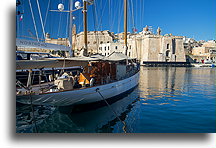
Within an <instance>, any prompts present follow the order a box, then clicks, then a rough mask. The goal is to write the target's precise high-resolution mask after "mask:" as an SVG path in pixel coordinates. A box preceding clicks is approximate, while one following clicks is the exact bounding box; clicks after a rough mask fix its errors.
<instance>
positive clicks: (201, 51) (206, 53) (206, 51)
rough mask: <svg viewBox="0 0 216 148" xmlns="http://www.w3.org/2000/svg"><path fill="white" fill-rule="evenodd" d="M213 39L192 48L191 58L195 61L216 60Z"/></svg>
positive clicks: (215, 46)
mask: <svg viewBox="0 0 216 148" xmlns="http://www.w3.org/2000/svg"><path fill="white" fill-rule="evenodd" d="M215 44H216V43H215V41H208V42H205V43H203V45H202V46H200V47H194V48H193V49H192V58H193V59H194V61H195V62H201V61H202V60H206V61H212V62H214V63H215V60H216V45H215Z"/></svg>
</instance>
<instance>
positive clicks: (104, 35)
mask: <svg viewBox="0 0 216 148" xmlns="http://www.w3.org/2000/svg"><path fill="white" fill-rule="evenodd" d="M87 36H88V39H87V41H88V45H87V47H88V49H87V50H88V54H96V53H98V52H99V51H98V49H99V44H103V43H112V42H113V41H114V40H115V35H114V33H112V32H109V31H108V30H105V31H88V33H87ZM73 38H74V39H73V41H74V44H75V45H74V53H75V56H82V54H81V53H82V49H83V48H84V33H83V32H80V33H78V34H75V35H73Z"/></svg>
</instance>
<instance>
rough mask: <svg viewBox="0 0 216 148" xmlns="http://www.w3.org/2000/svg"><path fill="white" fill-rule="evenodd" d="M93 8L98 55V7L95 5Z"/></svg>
mask: <svg viewBox="0 0 216 148" xmlns="http://www.w3.org/2000/svg"><path fill="white" fill-rule="evenodd" d="M93 7H94V8H93ZM93 7H92V12H93V13H92V14H93V23H94V30H95V39H96V49H97V53H98V48H99V36H98V31H97V30H96V29H97V27H98V22H97V18H96V5H95V3H94V5H93Z"/></svg>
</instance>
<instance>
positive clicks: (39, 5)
mask: <svg viewBox="0 0 216 148" xmlns="http://www.w3.org/2000/svg"><path fill="white" fill-rule="evenodd" d="M36 2H37V7H38V12H39V16H40V21H41V26H42V31H43V35H44V39H45V38H46V36H45V30H44V24H43V20H42V16H41V11H40V5H39V2H38V0H36Z"/></svg>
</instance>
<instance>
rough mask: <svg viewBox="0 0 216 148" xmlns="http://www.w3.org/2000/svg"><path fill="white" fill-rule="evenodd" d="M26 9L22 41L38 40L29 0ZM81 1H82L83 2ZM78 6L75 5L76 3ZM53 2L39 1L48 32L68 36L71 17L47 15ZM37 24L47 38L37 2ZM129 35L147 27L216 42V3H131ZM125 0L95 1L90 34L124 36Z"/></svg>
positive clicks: (176, 0) (203, 0) (78, 18)
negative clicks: (109, 33) (107, 32)
mask: <svg viewBox="0 0 216 148" xmlns="http://www.w3.org/2000/svg"><path fill="white" fill-rule="evenodd" d="M20 1H21V3H22V5H20V6H19V7H17V11H18V10H19V11H20V12H24V14H23V20H22V21H20V20H19V17H20V16H17V35H18V37H24V36H32V35H31V34H33V36H35V34H36V33H35V29H34V27H33V26H34V25H33V21H32V16H31V12H30V8H29V3H28V0H20ZM80 1H81V0H80ZM74 2H75V1H74ZM48 3H49V0H39V4H40V8H41V13H42V19H43V22H44V23H45V18H46V16H47V19H46V25H45V32H49V33H50V34H51V37H53V38H57V37H67V36H68V29H67V28H68V23H67V22H68V19H67V18H68V14H67V13H58V12H50V11H48V13H47V14H46V12H47V6H48ZM59 3H63V4H64V5H65V9H66V10H68V0H50V7H49V9H52V10H53V9H57V5H58V4H59ZM31 4H32V7H33V12H34V16H35V20H36V26H37V31H38V34H39V38H43V35H42V28H41V23H40V17H39V12H38V9H37V3H36V0H31ZM73 15H74V16H75V18H76V19H75V20H74V22H73V23H75V24H76V25H77V31H78V32H80V31H83V24H82V19H83V18H82V12H81V10H78V11H77V12H75V13H73ZM128 20H129V21H128V31H130V32H132V28H133V27H135V28H136V29H137V30H138V31H141V30H142V28H143V27H145V26H146V25H148V26H152V27H153V31H154V32H156V29H157V27H158V26H159V27H160V28H161V29H162V34H166V33H172V34H173V35H180V36H187V37H192V38H195V39H196V40H211V39H215V30H216V1H215V0H128ZM123 29H124V28H123V0H95V4H94V5H91V6H88V30H91V31H92V30H111V31H112V32H115V33H118V32H123Z"/></svg>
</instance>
